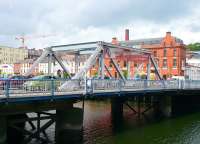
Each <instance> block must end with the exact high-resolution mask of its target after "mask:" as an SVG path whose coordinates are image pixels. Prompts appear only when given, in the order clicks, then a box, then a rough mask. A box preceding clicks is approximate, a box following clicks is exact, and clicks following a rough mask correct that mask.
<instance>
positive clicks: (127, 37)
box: [125, 29, 129, 41]
mask: <svg viewBox="0 0 200 144" xmlns="http://www.w3.org/2000/svg"><path fill="white" fill-rule="evenodd" d="M125 41H129V29H126V30H125Z"/></svg>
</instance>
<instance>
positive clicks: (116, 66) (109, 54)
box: [107, 49, 126, 82]
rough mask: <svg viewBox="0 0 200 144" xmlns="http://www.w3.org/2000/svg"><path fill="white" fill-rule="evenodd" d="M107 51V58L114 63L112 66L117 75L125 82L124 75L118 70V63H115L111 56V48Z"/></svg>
mask: <svg viewBox="0 0 200 144" xmlns="http://www.w3.org/2000/svg"><path fill="white" fill-rule="evenodd" d="M108 51H109V52H108V53H107V54H108V56H109V58H110V60H111V62H112V64H113V65H114V67H115V69H116V71H117V73H118V74H119V76H120V77H121V79H122V80H123V81H124V82H125V81H126V78H125V77H124V75H123V73H122V71H121V70H120V68H119V66H118V64H117V63H116V62H115V60H114V59H113V58H112V52H111V50H110V49H108Z"/></svg>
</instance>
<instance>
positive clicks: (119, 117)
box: [111, 97, 123, 124]
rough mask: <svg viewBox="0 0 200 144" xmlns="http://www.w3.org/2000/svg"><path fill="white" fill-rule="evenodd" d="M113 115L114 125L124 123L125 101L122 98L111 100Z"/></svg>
mask: <svg viewBox="0 0 200 144" xmlns="http://www.w3.org/2000/svg"><path fill="white" fill-rule="evenodd" d="M111 115H112V121H113V123H114V124H115V123H116V124H118V123H121V122H122V121H123V100H122V99H121V98H119V97H114V98H111Z"/></svg>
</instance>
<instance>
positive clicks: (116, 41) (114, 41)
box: [112, 37, 118, 45]
mask: <svg viewBox="0 0 200 144" xmlns="http://www.w3.org/2000/svg"><path fill="white" fill-rule="evenodd" d="M112 44H115V45H118V40H117V38H116V37H113V38H112Z"/></svg>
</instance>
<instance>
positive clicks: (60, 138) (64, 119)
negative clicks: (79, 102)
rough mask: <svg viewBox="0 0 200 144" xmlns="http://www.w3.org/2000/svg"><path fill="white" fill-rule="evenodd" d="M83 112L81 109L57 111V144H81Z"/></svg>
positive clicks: (72, 108)
mask: <svg viewBox="0 0 200 144" xmlns="http://www.w3.org/2000/svg"><path fill="white" fill-rule="evenodd" d="M82 131H83V110H82V109H80V108H74V107H73V106H72V107H71V108H69V107H68V108H66V109H64V108H63V109H57V110H56V143H57V144H66V143H73V144H79V143H81V141H82Z"/></svg>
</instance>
